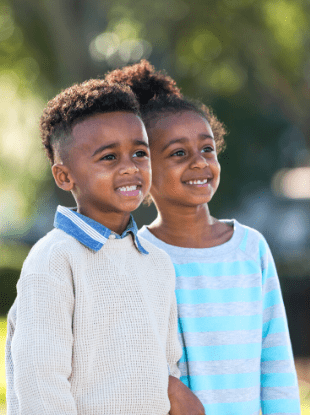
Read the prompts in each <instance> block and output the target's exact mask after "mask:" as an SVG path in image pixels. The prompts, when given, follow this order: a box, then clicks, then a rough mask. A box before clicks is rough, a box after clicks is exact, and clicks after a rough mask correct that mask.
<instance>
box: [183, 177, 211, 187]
mask: <svg viewBox="0 0 310 415" xmlns="http://www.w3.org/2000/svg"><path fill="white" fill-rule="evenodd" d="M209 181H210V178H208V179H196V180H187V181H186V182H184V183H185V184H187V185H190V186H197V187H206V186H207V185H208V182H209Z"/></svg>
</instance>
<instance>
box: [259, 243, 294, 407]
mask: <svg viewBox="0 0 310 415" xmlns="http://www.w3.org/2000/svg"><path fill="white" fill-rule="evenodd" d="M260 261H261V266H262V279H263V281H262V283H263V286H262V291H263V332H262V355H261V407H262V413H263V414H274V415H275V414H281V415H284V414H290V415H293V414H294V415H295V414H300V402H299V391H298V383H297V376H296V371H295V366H294V359H293V353H292V347H291V342H290V337H289V332H288V326H287V319H286V314H285V309H284V304H283V299H282V294H281V289H280V284H279V279H278V275H277V271H276V267H275V263H274V260H273V257H272V254H271V252H270V249H269V246H268V244H267V242H266V241H265V240H261V241H260Z"/></svg>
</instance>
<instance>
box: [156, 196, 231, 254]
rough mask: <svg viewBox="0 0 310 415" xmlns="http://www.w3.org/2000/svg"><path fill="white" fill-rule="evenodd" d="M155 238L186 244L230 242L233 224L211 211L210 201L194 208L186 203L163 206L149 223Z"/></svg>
mask: <svg viewBox="0 0 310 415" xmlns="http://www.w3.org/2000/svg"><path fill="white" fill-rule="evenodd" d="M148 229H149V230H150V232H151V233H152V234H153V235H154V236H156V238H158V239H160V240H162V241H164V242H166V243H167V244H170V245H175V246H180V247H184V248H210V247H213V246H217V245H221V244H223V243H225V242H227V241H228V240H229V239H230V238H231V237H232V235H233V228H232V227H231V226H229V225H227V224H226V223H223V222H220V221H218V220H217V219H215V218H213V217H212V216H211V215H210V211H209V207H208V205H207V204H205V205H201V206H197V207H195V208H184V206H182V207H180V208H178V207H171V208H170V209H164V210H161V209H160V208H159V207H158V216H157V218H156V219H155V221H154V222H153V223H151V225H150V226H148Z"/></svg>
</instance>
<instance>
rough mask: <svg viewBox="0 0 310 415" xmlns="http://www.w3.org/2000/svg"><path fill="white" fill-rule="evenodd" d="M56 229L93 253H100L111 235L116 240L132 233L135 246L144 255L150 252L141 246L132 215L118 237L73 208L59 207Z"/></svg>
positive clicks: (55, 221)
mask: <svg viewBox="0 0 310 415" xmlns="http://www.w3.org/2000/svg"><path fill="white" fill-rule="evenodd" d="M54 226H55V228H58V229H61V230H62V231H64V232H66V233H67V234H68V235H71V236H73V237H74V238H75V239H77V240H78V241H79V242H81V243H82V244H83V245H85V246H87V247H88V248H90V249H92V250H93V251H99V249H101V248H102V247H103V246H104V244H105V243H106V241H107V240H108V238H109V236H110V235H111V234H113V235H115V238H116V239H122V238H125V237H126V236H127V234H128V233H131V235H132V237H133V240H134V243H135V246H136V247H137V249H138V250H139V252H141V253H142V254H148V252H147V251H146V250H145V249H144V248H143V246H142V245H141V243H140V241H139V238H138V236H137V232H138V227H137V225H136V222H135V220H134V218H133V217H132V215H130V220H129V223H128V226H127V228H126V229H125V230H124V232H123V233H122V234H121V235H118V234H116V233H114V232H112V231H111V229H109V228H106V227H105V226H104V225H102V224H101V223H99V222H97V221H95V220H93V219H91V218H88V217H87V216H84V215H82V214H81V213H78V212H76V211H75V210H73V209H72V208H70V209H69V208H67V207H64V206H58V207H57V211H56V214H55V220H54Z"/></svg>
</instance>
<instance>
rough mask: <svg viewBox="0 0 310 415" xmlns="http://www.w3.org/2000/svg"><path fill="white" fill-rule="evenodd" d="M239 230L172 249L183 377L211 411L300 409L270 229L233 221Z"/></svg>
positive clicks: (247, 414)
mask: <svg viewBox="0 0 310 415" xmlns="http://www.w3.org/2000/svg"><path fill="white" fill-rule="evenodd" d="M226 223H228V224H230V225H231V226H233V227H234V233H233V236H232V238H231V239H230V240H229V241H228V242H226V243H224V244H222V245H219V246H215V247H212V248H202V249H199V248H181V247H177V246H173V245H168V244H166V243H164V242H163V241H161V240H159V239H158V238H156V237H155V236H154V235H153V234H152V233H151V232H150V231H149V230H148V229H147V228H146V227H145V226H144V227H143V228H142V229H141V230H140V231H139V232H138V235H141V236H142V237H143V238H145V239H147V240H148V241H150V242H151V243H153V244H154V245H156V246H157V247H159V248H161V249H163V250H164V251H166V252H167V253H168V254H169V255H170V257H171V259H172V262H173V263H174V267H175V271H176V297H177V303H178V314H179V335H180V339H181V342H182V346H183V356H182V358H181V360H180V364H179V368H180V370H181V380H182V381H183V382H184V383H185V384H186V385H187V386H189V387H190V389H191V390H192V391H193V392H194V393H195V394H196V395H197V396H198V398H199V399H200V400H201V402H202V403H203V405H204V407H205V410H206V413H207V414H208V415H228V414H229V415H252V414H253V415H254V414H255V415H256V414H257V415H258V414H259V411H260V408H261V410H262V413H263V414H278V415H279V414H286V415H288V414H290V415H292V414H300V403H299V393H298V386H297V377H296V371H295V367H294V361H293V355H292V349H291V343H290V338H289V333H288V327H287V320H286V315H285V310H284V305H283V300H282V294H281V290H280V285H279V280H278V276H277V272H276V268H275V264H274V261H273V258H272V254H271V252H270V249H269V246H268V244H267V242H266V240H265V239H264V237H263V236H262V235H261V234H260V233H259V232H257V231H255V230H254V229H251V228H248V227H246V226H243V225H241V224H239V223H238V222H237V221H235V220H233V221H226Z"/></svg>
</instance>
